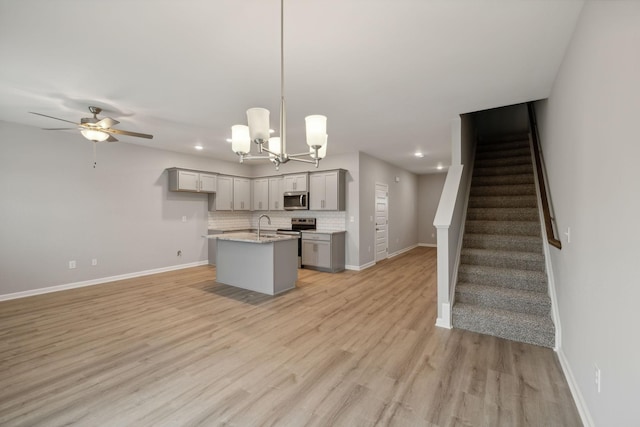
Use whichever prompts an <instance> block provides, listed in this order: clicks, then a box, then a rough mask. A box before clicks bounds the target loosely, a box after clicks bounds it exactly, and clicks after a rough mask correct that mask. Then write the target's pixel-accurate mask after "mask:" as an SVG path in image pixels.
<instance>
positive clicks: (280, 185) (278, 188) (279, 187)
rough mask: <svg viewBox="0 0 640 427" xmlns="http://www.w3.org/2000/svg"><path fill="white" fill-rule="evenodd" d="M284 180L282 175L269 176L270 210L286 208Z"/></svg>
mask: <svg viewBox="0 0 640 427" xmlns="http://www.w3.org/2000/svg"><path fill="white" fill-rule="evenodd" d="M283 181H284V180H283V179H282V178H281V177H278V178H269V210H270V211H281V210H284V182H283Z"/></svg>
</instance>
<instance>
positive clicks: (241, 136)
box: [231, 125, 251, 154]
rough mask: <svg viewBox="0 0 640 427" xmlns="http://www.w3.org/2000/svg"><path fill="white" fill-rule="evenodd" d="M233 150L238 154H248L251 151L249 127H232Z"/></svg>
mask: <svg viewBox="0 0 640 427" xmlns="http://www.w3.org/2000/svg"><path fill="white" fill-rule="evenodd" d="M231 149H232V150H233V152H234V153H236V154H248V153H249V151H250V150H251V139H250V138H249V127H248V126H245V125H233V126H231Z"/></svg>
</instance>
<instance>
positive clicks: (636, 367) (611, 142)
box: [537, 1, 640, 426]
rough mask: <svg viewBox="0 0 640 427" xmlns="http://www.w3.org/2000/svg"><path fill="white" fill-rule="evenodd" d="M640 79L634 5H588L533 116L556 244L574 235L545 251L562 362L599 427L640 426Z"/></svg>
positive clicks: (639, 11) (638, 14)
mask: <svg viewBox="0 0 640 427" xmlns="http://www.w3.org/2000/svg"><path fill="white" fill-rule="evenodd" d="M639 70H640V2H637V1H614V2H596V1H592V2H587V3H586V4H585V7H584V10H583V13H582V15H581V17H580V20H579V22H578V26H577V28H576V32H575V34H574V37H573V40H572V42H571V44H570V46H569V48H568V51H567V55H566V57H565V59H564V62H563V64H562V66H561V68H560V71H559V73H558V76H557V79H556V81H555V84H554V87H553V89H552V92H551V95H550V97H549V99H548V102H546V103H539V104H538V109H537V110H538V112H537V116H538V122H539V126H540V131H541V141H542V145H543V152H544V157H545V160H546V165H547V172H548V176H549V182H550V186H551V198H552V200H553V204H554V206H555V212H556V216H557V222H558V226H559V230H560V232H561V235H562V233H563V232H564V231H566V230H567V228H569V227H570V228H571V243H569V242H568V241H567V239H566V237H565V236H564V235H562V237H563V238H562V244H563V247H562V250H557V249H554V248H551V251H552V263H553V269H554V274H555V282H556V288H557V294H558V306H559V311H560V317H561V323H562V330H563V340H562V348H561V349H560V353H559V355H560V357H561V360H564V361H565V362H566V365H568V367H569V373H570V378H569V380H570V381H571V382H572V383H573V385H574V386H575V387H576V388H577V389H578V390H579V394H581V396H582V398H583V399H584V400H583V401H580V399H579V401H578V403H579V404H580V405H581V404H584V405H586V407H587V408H588V412H589V413H590V415H591V417H592V419H593V422H594V425H597V426H631V425H638V423H639V420H640V412H639V411H640V410H639V409H638V401H639V397H640V388H639V387H640V386H639V385H640V363H638V360H639V357H640V340H639V339H638V336H639V331H638V326H639V325H640V309H639V302H640V283H639V279H640V263H639V260H640V246H639V245H638V242H639V241H640V221H639V218H640V178H639V177H638V159H639V158H640V137H639V134H638V126H637V122H638V115H639V114H640V72H639ZM595 364H597V366H598V367H599V368H600V369H601V375H602V389H601V393H600V394H598V393H597V391H596V388H595V385H594V365H595ZM573 381H575V382H573Z"/></svg>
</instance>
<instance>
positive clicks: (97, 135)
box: [80, 129, 109, 142]
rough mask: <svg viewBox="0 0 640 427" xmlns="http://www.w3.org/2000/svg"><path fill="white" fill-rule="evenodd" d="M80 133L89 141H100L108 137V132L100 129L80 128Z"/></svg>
mask: <svg viewBox="0 0 640 427" xmlns="http://www.w3.org/2000/svg"><path fill="white" fill-rule="evenodd" d="M80 133H81V134H82V136H84V137H85V138H87V139H88V140H89V141H94V142H102V141H104V140H106V139H109V134H108V133H106V132H102V131H100V130H94V129H82V130H81V131H80Z"/></svg>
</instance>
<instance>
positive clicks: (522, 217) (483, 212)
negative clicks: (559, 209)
mask: <svg viewBox="0 0 640 427" xmlns="http://www.w3.org/2000/svg"><path fill="white" fill-rule="evenodd" d="M538 218H539V215H538V209H536V208H533V207H531V208H493V207H491V208H480V207H478V208H476V207H470V208H468V209H467V220H484V221H492V220H493V221H518V220H519V221H538Z"/></svg>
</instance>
